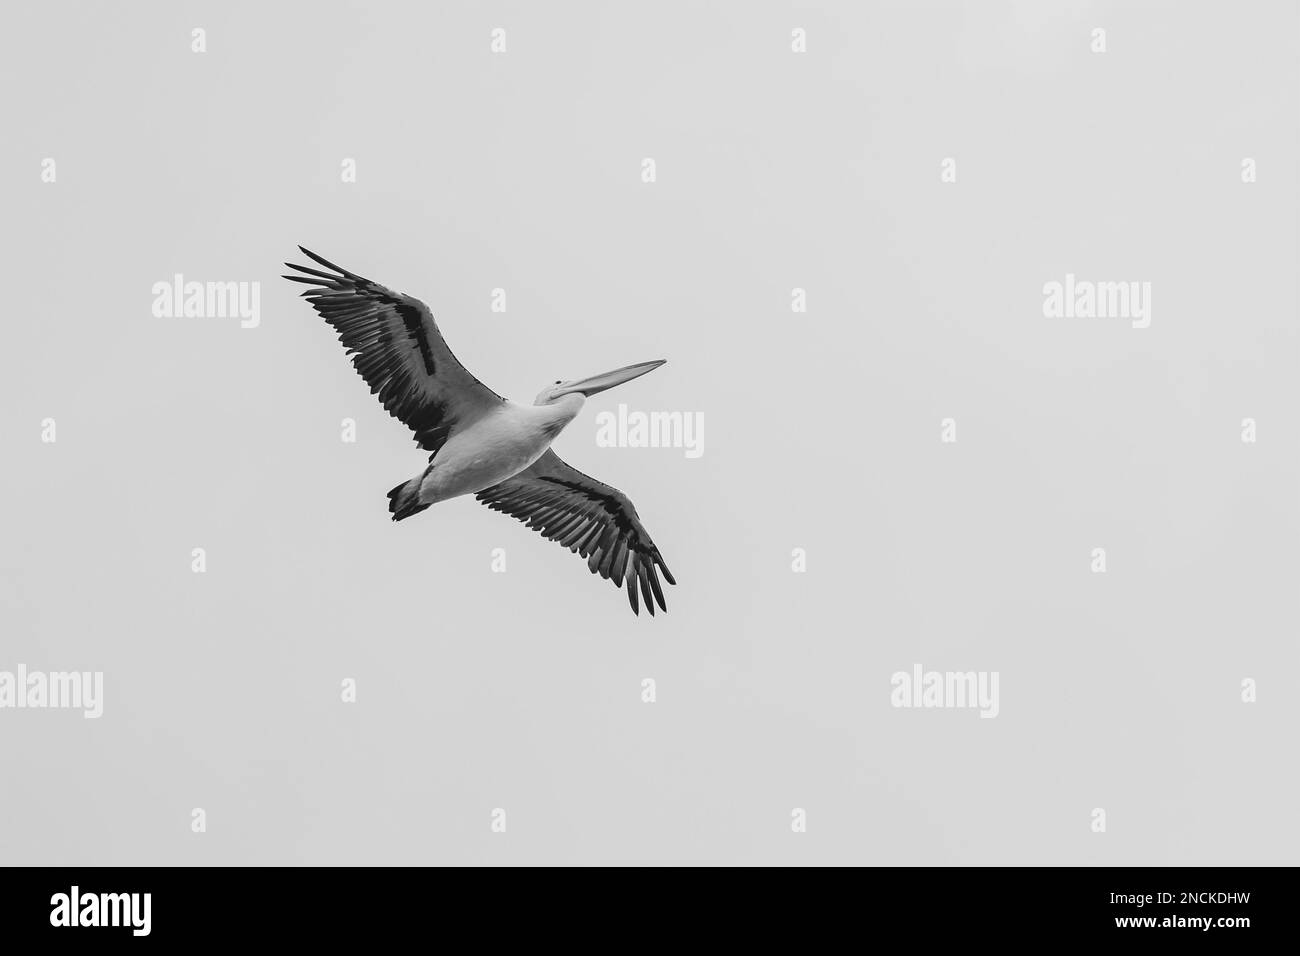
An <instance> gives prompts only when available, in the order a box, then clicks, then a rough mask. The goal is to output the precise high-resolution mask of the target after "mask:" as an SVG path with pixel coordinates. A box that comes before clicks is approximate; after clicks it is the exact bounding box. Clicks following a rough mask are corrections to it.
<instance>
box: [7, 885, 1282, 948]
mask: <svg viewBox="0 0 1300 956" xmlns="http://www.w3.org/2000/svg"><path fill="white" fill-rule="evenodd" d="M0 881H3V883H4V889H3V892H2V894H0V926H3V927H4V935H5V939H6V940H7V941H11V942H12V941H17V940H20V939H27V940H35V941H43V942H47V943H48V942H59V941H60V937H62V938H63V939H62V941H63V942H68V943H76V944H91V945H97V944H99V943H104V942H119V943H121V942H129V943H134V942H135V941H137V940H140V941H144V940H159V941H163V942H167V943H191V942H193V943H205V944H208V943H222V942H233V943H239V942H248V941H265V940H275V939H281V938H282V939H286V940H295V941H303V940H311V939H319V940H321V941H322V942H326V943H329V944H331V945H338V944H340V943H346V942H348V941H349V940H355V941H357V942H362V941H364V942H366V943H368V944H374V943H376V942H382V941H384V940H386V939H392V940H394V941H398V940H402V939H405V938H409V936H410V934H411V933H412V931H413V930H417V929H419V928H421V927H423V928H424V929H425V930H429V929H435V928H437V927H441V929H440V930H439V932H440V933H443V932H447V933H451V934H453V935H452V937H451V938H452V939H455V938H457V937H458V936H459V935H460V933H461V932H462V931H463V932H475V931H476V930H477V931H479V932H484V931H486V932H487V933H488V934H489V935H490V941H491V942H497V943H499V942H500V941H501V937H502V936H503V935H504V934H506V933H508V931H509V930H510V929H518V930H519V931H520V932H522V933H525V934H529V935H530V936H531V942H532V943H533V944H534V945H540V944H545V943H546V942H548V941H559V940H562V939H563V938H565V937H567V936H571V935H574V934H577V935H579V936H587V935H588V934H592V933H595V932H596V931H597V930H601V931H602V936H601V938H604V939H606V941H607V942H608V943H610V944H615V940H617V939H618V938H619V936H620V935H622V933H627V934H630V936H631V937H637V936H640V935H642V934H645V933H649V934H651V936H653V935H654V934H656V933H659V932H663V931H666V930H674V931H676V930H679V929H680V930H681V931H683V932H690V933H691V934H692V935H691V936H690V937H689V938H690V939H691V940H692V941H695V942H701V941H703V939H707V938H716V939H719V940H729V941H731V942H736V941H737V940H739V939H744V938H747V937H749V936H751V935H753V934H755V933H757V934H759V935H760V936H761V937H762V938H763V941H764V942H768V943H771V942H775V940H774V938H773V934H775V933H779V932H781V931H783V930H785V931H788V932H789V933H790V934H791V935H792V937H793V938H796V939H797V938H798V937H799V936H800V935H801V934H802V935H803V936H804V940H805V941H807V939H808V938H816V937H818V936H820V935H822V934H824V933H827V932H830V931H836V932H839V931H843V930H848V931H850V932H852V933H853V938H857V939H859V940H863V939H869V938H872V937H877V935H878V934H879V938H881V939H887V938H889V937H890V936H895V935H898V934H903V937H904V938H908V937H912V938H919V937H916V936H915V934H916V933H917V932H920V933H922V935H923V938H924V941H925V943H926V944H927V945H928V944H930V943H934V942H941V941H944V940H948V939H951V940H953V941H955V942H962V941H966V942H974V941H981V942H983V943H985V944H987V943H989V942H998V941H1001V940H1006V941H1012V942H1014V941H1024V940H1036V941H1052V940H1063V941H1068V940H1074V939H1080V938H1088V939H1095V938H1098V937H1102V938H1106V939H1113V940H1122V939H1123V938H1124V937H1129V938H1130V941H1131V942H1132V943H1133V944H1135V945H1141V946H1149V945H1153V944H1154V945H1169V946H1182V945H1185V944H1186V943H1187V942H1189V941H1192V940H1201V939H1203V940H1207V941H1209V940H1213V941H1214V943H1215V944H1216V945H1226V946H1231V945H1235V944H1241V943H1250V942H1256V941H1263V940H1265V939H1285V938H1289V937H1290V936H1291V935H1292V934H1291V932H1290V925H1289V924H1290V923H1291V918H1290V916H1289V915H1288V911H1289V909H1290V907H1288V906H1287V905H1286V904H1287V900H1288V898H1289V894H1290V892H1291V890H1290V887H1291V886H1292V885H1293V884H1294V882H1295V873H1294V870H1293V869H1277V868H1262V869H1224V868H1214V869H1211V868H1195V867H1190V868H1172V867H1171V868H1124V869H1112V868H1095V869H1093V868H1080V869H1073V868H1023V869H1022V868H985V869H981V868H951V869H921V868H905V869H899V868H894V869H888V868H880V869H872V868H866V869H847V868H825V869H822V870H800V871H799V872H797V873H790V872H781V873H774V872H770V871H767V870H761V869H758V868H750V869H735V870H731V871H729V872H727V873H726V875H725V876H723V875H720V874H717V873H709V872H707V871H703V870H673V869H669V868H647V869H636V868H625V869H620V870H619V871H618V872H617V873H614V874H605V873H599V874H597V873H593V872H592V871H591V870H589V869H582V868H575V869H573V870H572V871H571V872H566V873H562V874H557V873H548V874H547V875H545V876H542V875H541V874H540V873H539V872H538V871H537V870H536V869H528V868H520V869H515V870H504V871H502V870H490V871H489V870H488V869H486V868H480V869H464V870H458V871H456V872H449V871H448V870H446V869H439V868H429V869H423V868H343V869H330V868H300V869H295V868H216V869H197V868H148V867H146V868H80V869H78V868H8V869H0ZM620 926H621V927H622V929H620V928H619V927H620ZM604 927H609V928H610V929H611V930H612V931H613V932H614V933H615V934H617V935H614V936H610V937H604V935H603V928H604ZM674 938H675V937H674ZM485 941H489V940H485Z"/></svg>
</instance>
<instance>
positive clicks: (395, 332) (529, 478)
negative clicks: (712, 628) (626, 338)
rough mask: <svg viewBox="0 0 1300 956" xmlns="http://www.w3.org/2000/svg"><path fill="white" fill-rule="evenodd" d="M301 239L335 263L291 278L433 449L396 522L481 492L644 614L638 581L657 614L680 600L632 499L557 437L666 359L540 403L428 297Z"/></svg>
mask: <svg viewBox="0 0 1300 956" xmlns="http://www.w3.org/2000/svg"><path fill="white" fill-rule="evenodd" d="M298 248H299V249H301V250H302V252H303V254H304V255H306V256H308V257H309V258H311V259H312V261H314V262H315V263H316V264H317V265H320V266H323V267H324V268H325V269H327V270H329V271H328V272H324V271H321V270H320V269H314V268H309V267H307V266H300V265H294V264H293V263H285V265H287V266H289V268H290V269H294V270H296V271H297V272H299V273H302V274H301V275H286V276H284V278H286V279H289V280H291V281H293V282H302V283H305V284H307V285H309V286H311V288H310V289H308V290H307V291H305V292H304V293H303V295H304V296H305V297H306V298H307V299H308V301H310V302H311V304H312V307H313V308H315V309H316V311H317V312H319V313H320V314H321V316H323V317H324V319H325V320H326V321H327V322H328V323H329V324H330V325H331V326H333V328H334V330H335V331H336V332H337V333H338V336H339V340H340V341H341V342H342V343H343V346H344V347H345V348H346V349H347V354H348V355H350V356H351V358H352V364H353V365H354V366H355V367H356V370H357V371H358V372H359V373H360V374H361V377H362V378H363V379H365V381H366V383H367V384H368V385H369V386H370V391H371V392H372V393H373V394H375V395H376V396H377V397H378V398H379V401H380V403H381V404H382V405H383V406H384V408H385V409H386V410H387V411H388V412H389V414H391V415H392V416H393V417H394V418H396V419H398V420H399V421H401V422H403V423H404V424H406V425H407V426H408V427H409V428H410V429H411V431H412V432H414V433H415V440H416V442H417V443H418V444H419V445H420V447H421V448H423V449H424V450H425V451H427V452H429V464H428V466H427V467H426V468H425V469H424V471H423V472H422V473H421V474H420V475H418V476H416V477H415V478H412V479H410V480H409V481H405V482H403V483H402V484H400V485H398V486H397V487H395V488H393V489H392V490H391V491H390V492H389V493H388V497H389V511H391V512H392V515H393V520H394V521H400V520H402V519H403V518H407V517H410V516H411V515H414V514H418V513H419V512H421V511H423V510H424V509H426V508H428V507H429V506H430V505H432V504H436V503H437V502H439V501H445V500H447V499H448V498H454V497H457V496H459V495H464V494H474V495H475V496H476V497H477V499H478V500H479V501H482V502H484V503H485V504H487V506H488V507H489V508H491V509H492V510H494V511H501V512H504V513H506V514H509V515H512V516H514V517H515V518H518V519H519V520H520V521H523V522H524V523H525V524H526V525H527V526H528V527H530V528H532V529H534V530H536V531H538V532H539V533H540V534H542V535H543V536H544V537H547V538H550V539H551V540H552V541H556V542H559V543H560V544H561V545H563V546H564V547H567V548H568V549H569V550H570V551H573V552H574V553H576V554H579V555H581V556H582V557H584V558H586V559H587V566H588V568H590V569H591V571H592V573H595V574H599V575H600V576H601V577H603V578H605V579H607V580H610V581H613V582H614V585H615V586H616V587H622V586H623V585H624V582H625V581H626V586H627V595H628V603H629V604H630V605H631V606H632V610H633V612H634V613H637V614H639V613H640V607H639V601H638V591H639V592H640V595H641V596H642V597H643V598H644V599H645V606H646V609H647V610H649V612H650V613H651V614H652V615H653V614H654V613H655V605H656V604H658V606H659V607H660V608H661V609H662V610H665V611H666V610H668V605H667V603H666V602H665V601H664V594H663V587H662V585H661V583H660V580H659V572H662V573H663V577H664V580H666V581H667V582H668V583H669V584H676V583H677V582H676V581H674V580H673V576H672V573H671V572H670V571H669V570H668V567H667V565H665V564H664V560H663V556H662V555H661V554H660V553H659V549H658V548H657V547H656V546H655V543H654V541H652V540H651V538H650V535H649V534H648V533H647V532H646V530H645V526H644V525H642V524H641V520H640V518H639V517H638V516H637V513H636V508H634V507H633V506H632V502H631V501H629V500H628V498H627V496H626V495H624V494H623V493H622V492H621V491H619V490H618V489H617V488H612V487H610V486H609V485H606V484H603V483H602V482H599V481H597V480H596V479H594V478H591V477H590V476H588V475H584V474H583V473H582V472H580V471H578V470H577V469H576V468H573V467H571V466H570V465H568V464H566V463H565V462H564V461H562V460H561V459H560V457H559V456H558V455H556V454H555V452H554V451H553V450H552V449H551V447H550V445H551V442H552V441H553V440H554V438H555V437H556V436H557V435H558V434H559V433H560V431H561V430H563V428H564V427H565V426H566V425H568V424H569V422H571V421H572V420H573V419H574V417H576V416H577V414H578V412H579V411H580V410H581V408H582V405H583V402H584V401H585V397H586V396H589V395H594V394H596V393H597V392H602V391H604V390H605V389H608V388H613V387H614V386H615V385H619V384H622V383H623V382H627V381H631V380H632V379H634V378H637V377H639V376H641V375H644V374H645V373H646V372H649V371H653V370H654V369H656V368H658V367H659V366H660V365H663V364H664V363H663V361H654V362H642V363H639V364H637V365H629V366H625V367H623V368H620V369H615V370H613V371H611V372H605V373H603V374H601V375H593V376H591V377H590V378H586V379H581V380H577V381H567V382H566V381H557V382H555V384H554V385H550V386H547V387H546V388H545V389H543V390H542V392H541V393H540V394H539V395H538V396H537V400H536V402H535V403H534V404H533V405H519V404H516V403H514V402H511V401H508V400H507V399H505V398H502V397H501V396H500V395H498V394H497V393H496V392H494V391H492V390H491V389H490V388H488V387H487V386H486V385H484V384H483V383H482V382H480V381H479V380H478V379H477V378H475V377H474V376H473V375H472V374H470V372H469V371H468V370H467V369H466V368H465V367H464V366H463V365H461V364H460V362H459V361H458V360H457V359H456V356H455V355H453V354H452V352H451V349H449V348H448V347H447V343H446V341H445V340H444V339H443V337H442V333H441V331H439V329H438V324H437V322H436V321H434V318H433V313H432V312H431V311H430V310H429V307H428V306H426V305H425V304H424V303H423V302H421V301H420V300H419V299H416V298H414V297H413V296H409V295H404V294H402V293H400V292H394V291H393V290H391V289H388V288H386V287H384V286H382V285H379V284H378V283H375V282H371V281H370V280H369V279H366V278H363V277H362V276H359V275H357V274H355V273H353V272H349V271H347V270H346V269H341V268H339V267H338V266H336V265H334V264H333V263H331V262H328V261H327V260H325V259H322V258H321V257H320V256H318V255H316V254H315V253H313V252H310V251H308V250H307V249H304V248H303V247H302V246H299V247H298Z"/></svg>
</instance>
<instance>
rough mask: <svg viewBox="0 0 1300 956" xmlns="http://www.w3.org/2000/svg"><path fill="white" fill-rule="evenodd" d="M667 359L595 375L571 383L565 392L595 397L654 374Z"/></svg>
mask: <svg viewBox="0 0 1300 956" xmlns="http://www.w3.org/2000/svg"><path fill="white" fill-rule="evenodd" d="M666 361H667V359H656V360H655V361H653V362H641V363H640V364H638V365H627V366H624V367H623V368H616V369H614V371H612V372H602V373H601V374H599V375H593V376H592V377H591V378H584V379H581V380H579V381H577V382H570V383H569V384H568V385H566V386H565V388H564V391H565V392H581V393H582V394H583V395H586V396H588V397H590V396H592V395H595V394H596V393H597V392H603V391H605V389H607V388H613V387H614V386H615V385H622V384H623V383H624V382H630V381H632V379H634V378H638V377H640V376H642V375H644V374H645V373H646V372H653V371H654V370H655V369H657V368H658V367H659V366H660V365H663V364H664V362H666Z"/></svg>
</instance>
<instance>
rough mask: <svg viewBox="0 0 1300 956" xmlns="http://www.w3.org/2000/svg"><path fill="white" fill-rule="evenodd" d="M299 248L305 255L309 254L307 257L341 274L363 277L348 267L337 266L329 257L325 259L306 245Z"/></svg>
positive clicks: (351, 277) (349, 276)
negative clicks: (349, 270)
mask: <svg viewBox="0 0 1300 956" xmlns="http://www.w3.org/2000/svg"><path fill="white" fill-rule="evenodd" d="M298 249H299V250H300V251H301V252H302V254H303V255H304V256H307V257H308V258H310V259H311V260H312V261H313V262H317V263H320V264H321V265H323V266H324V267H325V268H326V269H333V270H334V271H335V272H337V273H338V274H339V275H342V276H347V277H348V278H349V279H360V278H361V276H359V275H356V274H354V273H351V272H348V270H347V269H343V268H340V267H339V266H336V265H335V264H334V263H332V262H330V261H329V260H328V259H324V258H322V257H320V256H318V255H316V253H314V252H312V251H311V250H310V249H308V248H307V247H306V246H299V247H298Z"/></svg>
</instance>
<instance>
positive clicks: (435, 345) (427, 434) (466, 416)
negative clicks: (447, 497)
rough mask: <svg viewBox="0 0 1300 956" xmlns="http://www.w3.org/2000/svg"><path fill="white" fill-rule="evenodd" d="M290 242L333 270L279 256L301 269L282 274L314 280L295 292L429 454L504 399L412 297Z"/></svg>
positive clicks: (392, 412) (294, 279)
mask: <svg viewBox="0 0 1300 956" xmlns="http://www.w3.org/2000/svg"><path fill="white" fill-rule="evenodd" d="M298 248H299V249H302V251H303V254H304V255H307V256H310V257H311V258H312V259H313V260H314V261H316V262H317V263H319V264H320V265H322V266H324V267H325V268H326V269H331V270H333V272H334V273H336V274H335V275H330V274H329V273H327V272H320V271H318V270H316V269H308V268H307V267H306V266H298V265H294V264H293V263H292V262H286V263H285V265H287V266H288V267H289V268H290V269H297V270H298V271H299V272H302V273H305V275H300V276H296V275H295V276H284V278H286V279H289V280H291V281H293V282H305V283H307V284H308V285H310V286H313V287H314V288H311V289H308V290H307V291H306V292H304V293H303V295H304V296H305V297H306V298H307V299H308V301H310V302H311V304H312V306H313V307H314V308H315V309H316V311H317V312H319V313H320V314H321V315H323V316H324V317H325V321H327V322H328V323H329V324H330V325H332V326H334V328H335V330H336V331H337V332H338V334H339V341H340V342H342V343H343V345H344V347H346V348H347V350H348V354H349V355H351V356H352V364H353V365H354V366H356V369H357V371H358V372H360V373H361V377H362V378H364V379H365V380H366V384H368V385H369V386H370V391H371V393H373V394H377V395H378V396H379V401H380V402H381V403H382V404H383V406H384V408H385V409H387V410H388V413H389V414H390V415H392V416H393V417H394V418H396V419H398V420H399V421H401V422H405V423H406V425H407V426H409V427H410V429H411V431H413V432H415V440H416V441H417V442H419V444H420V447H421V448H423V449H425V450H426V451H428V452H430V456H429V457H430V458H432V457H433V455H436V454H437V453H438V449H439V448H441V447H442V446H443V443H444V442H445V441H446V440H447V438H448V437H449V436H450V435H451V433H452V431H453V430H455V428H456V427H457V426H460V427H462V428H463V427H465V426H467V425H469V424H470V423H471V422H473V421H475V420H477V419H478V418H481V417H482V416H483V415H485V414H487V413H488V412H490V411H491V410H492V409H493V408H495V407H496V406H498V405H500V404H501V403H502V402H504V401H505V399H504V398H502V397H501V396H500V395H498V394H497V393H496V392H494V391H492V389H490V388H488V387H487V386H486V385H484V384H483V383H482V382H480V381H479V380H478V379H476V378H475V377H474V376H473V375H471V374H470V373H469V372H468V371H466V369H465V366H463V365H461V364H460V362H458V361H457V360H456V356H454V355H452V354H451V349H449V348H447V343H446V342H445V341H443V338H442V333H441V332H439V331H438V325H437V323H436V322H434V320H433V313H432V312H430V311H429V307H428V306H427V305H425V304H424V303H423V302H421V301H420V300H419V299H416V298H413V297H412V296H409V295H403V294H402V293H400V292H394V291H393V290H392V289H386V288H384V287H383V286H382V285H379V284H377V283H374V282H371V281H370V280H369V279H363V278H361V276H359V275H355V274H354V273H351V272H348V270H346V269H340V268H339V267H338V266H336V265H334V264H333V263H332V262H326V261H325V260H324V259H322V258H321V257H320V256H318V255H316V254H315V253H314V252H309V251H308V250H306V249H303V247H302V246H299V247H298Z"/></svg>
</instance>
